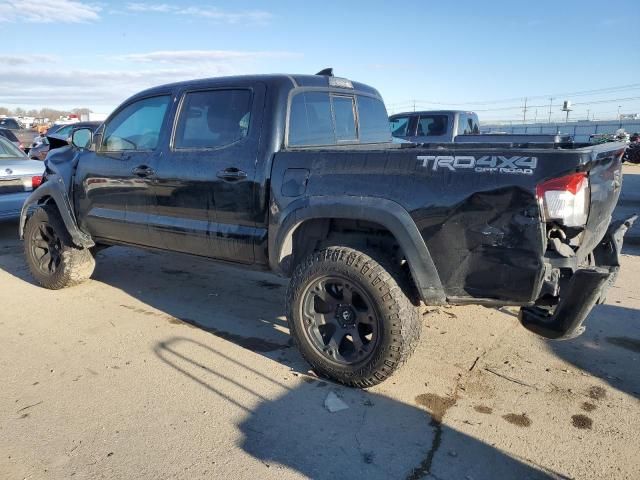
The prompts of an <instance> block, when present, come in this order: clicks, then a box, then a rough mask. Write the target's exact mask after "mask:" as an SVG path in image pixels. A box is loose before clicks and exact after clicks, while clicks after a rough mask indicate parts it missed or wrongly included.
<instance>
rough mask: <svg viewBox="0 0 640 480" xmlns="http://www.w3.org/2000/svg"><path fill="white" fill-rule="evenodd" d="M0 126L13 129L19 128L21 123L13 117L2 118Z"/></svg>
mask: <svg viewBox="0 0 640 480" xmlns="http://www.w3.org/2000/svg"><path fill="white" fill-rule="evenodd" d="M0 128H11V129H13V130H19V129H20V124H19V123H18V121H17V120H15V119H13V118H0Z"/></svg>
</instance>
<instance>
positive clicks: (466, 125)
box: [458, 114, 480, 135]
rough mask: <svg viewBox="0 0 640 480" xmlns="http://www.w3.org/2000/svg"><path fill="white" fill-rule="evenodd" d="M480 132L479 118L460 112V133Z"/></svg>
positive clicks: (472, 133) (473, 133)
mask: <svg viewBox="0 0 640 480" xmlns="http://www.w3.org/2000/svg"><path fill="white" fill-rule="evenodd" d="M478 133H480V128H479V126H478V119H477V117H476V116H475V115H470V114H460V118H459V119H458V135H476V134H478Z"/></svg>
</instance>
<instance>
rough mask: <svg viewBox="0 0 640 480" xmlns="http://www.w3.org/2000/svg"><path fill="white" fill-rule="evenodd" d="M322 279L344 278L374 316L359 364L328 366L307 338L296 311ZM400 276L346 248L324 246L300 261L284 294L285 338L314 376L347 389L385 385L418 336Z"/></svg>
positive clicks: (370, 255) (378, 258)
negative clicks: (374, 328) (371, 339)
mask: <svg viewBox="0 0 640 480" xmlns="http://www.w3.org/2000/svg"><path fill="white" fill-rule="evenodd" d="M326 275H338V276H340V277H342V278H346V279H348V281H350V282H353V283H354V284H355V285H357V286H358V287H360V288H361V289H363V290H364V291H365V293H366V294H367V295H368V296H369V298H370V299H371V300H372V301H373V302H372V303H373V304H374V308H375V309H376V310H377V312H378V314H379V315H378V319H379V320H378V326H379V330H378V331H379V341H378V343H377V344H376V346H375V347H373V353H372V354H371V355H370V356H369V357H368V358H366V359H365V360H363V362H362V363H359V364H353V365H350V364H340V363H336V362H332V361H330V359H328V358H326V356H324V355H323V354H322V352H321V351H320V350H319V349H318V348H317V347H316V346H315V345H314V343H313V341H312V340H310V339H309V336H308V334H307V333H306V330H305V321H306V322H309V320H308V319H307V320H305V319H303V313H302V307H303V296H304V295H305V291H307V289H308V288H309V286H310V285H312V284H313V282H314V281H317V279H318V278H322V277H323V276H326ZM404 283H405V282H404V281H403V272H402V271H401V270H400V268H398V267H396V266H395V265H393V264H391V263H390V262H388V261H387V260H386V258H385V257H384V255H382V254H379V253H378V252H367V253H364V252H362V251H359V250H355V249H353V248H349V247H342V246H337V247H328V248H324V249H322V250H320V251H316V252H314V253H312V254H311V255H309V256H308V257H307V258H306V259H304V260H303V261H302V262H301V263H300V264H299V265H298V266H297V267H296V269H295V272H294V274H293V277H292V278H291V282H290V284H289V288H288V290H287V306H286V310H287V316H288V322H289V328H290V331H291V335H292V337H293V339H294V341H295V342H296V344H297V346H298V349H299V350H300V353H301V354H302V356H303V357H304V358H305V360H306V361H307V362H309V363H310V364H311V366H312V367H313V369H314V371H315V372H316V373H317V374H319V375H321V376H323V377H327V378H329V379H331V380H334V381H337V382H339V383H343V384H345V385H348V386H351V387H358V388H367V387H371V386H373V385H376V384H378V383H380V382H382V381H384V380H386V379H387V378H388V377H389V376H390V375H391V374H393V373H394V372H395V371H396V370H397V369H398V368H399V367H400V366H401V365H402V364H404V363H405V362H406V361H407V359H408V358H409V357H410V356H411V354H412V353H413V351H414V350H415V348H416V346H417V343H418V340H419V338H420V331H421V327H422V324H421V319H420V315H419V312H418V309H417V308H416V307H415V306H414V305H413V304H412V302H411V301H410V300H409V298H408V297H407V294H406V293H405V291H404V290H403V288H402V285H403V284H404Z"/></svg>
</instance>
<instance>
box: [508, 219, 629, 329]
mask: <svg viewBox="0 0 640 480" xmlns="http://www.w3.org/2000/svg"><path fill="white" fill-rule="evenodd" d="M636 218H637V215H634V216H632V217H630V218H628V219H626V220H623V221H618V222H615V223H613V224H612V225H611V227H610V228H609V230H608V231H607V234H606V235H605V237H604V239H603V240H602V242H601V243H600V245H598V247H597V248H596V249H595V250H594V252H593V254H594V258H595V263H596V266H595V267H591V268H583V269H580V270H577V271H576V272H575V273H574V274H573V276H572V277H571V280H570V281H569V285H567V287H566V292H562V293H561V295H560V303H559V304H558V305H557V306H556V308H555V310H554V312H553V313H549V311H548V310H545V309H543V308H540V307H523V308H521V309H520V315H519V319H520V323H522V325H523V326H524V327H525V328H526V329H527V330H530V331H531V332H533V333H536V334H538V335H540V336H542V337H545V338H551V339H554V340H566V339H570V338H574V337H577V336H578V335H580V334H581V333H582V332H584V330H585V327H584V326H583V325H582V324H583V322H584V321H585V320H586V318H587V316H588V315H589V313H590V312H591V310H592V309H593V307H594V306H595V305H596V303H602V302H603V301H604V298H605V297H606V292H607V289H608V288H609V287H610V286H611V285H612V284H613V282H614V281H615V279H616V276H617V274H618V270H619V268H620V262H619V255H620V252H621V250H622V241H623V238H624V234H625V233H626V232H627V230H628V229H629V228H630V227H631V225H633V222H634V221H635V220H636Z"/></svg>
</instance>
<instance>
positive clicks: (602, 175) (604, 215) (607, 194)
mask: <svg viewBox="0 0 640 480" xmlns="http://www.w3.org/2000/svg"><path fill="white" fill-rule="evenodd" d="M624 148H625V145H624V144H622V143H605V144H602V145H598V146H595V147H593V149H592V150H591V153H590V158H589V159H587V162H588V163H587V171H588V172H589V186H590V190H591V204H590V207H589V217H588V220H587V226H586V228H585V232H584V237H583V240H582V243H581V245H580V251H579V252H578V257H579V258H582V257H583V255H587V254H588V253H590V252H591V251H592V250H593V249H594V248H595V247H596V246H597V245H598V243H600V241H601V240H602V238H603V237H604V234H605V233H606V231H607V228H608V227H609V224H610V223H611V215H612V213H613V210H614V209H615V207H616V204H617V203H618V197H619V196H620V192H621V190H622V155H623V154H624Z"/></svg>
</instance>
